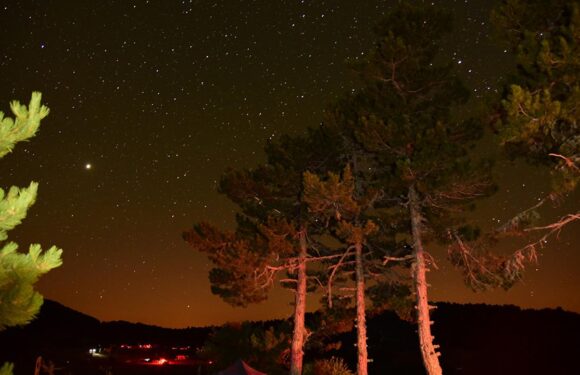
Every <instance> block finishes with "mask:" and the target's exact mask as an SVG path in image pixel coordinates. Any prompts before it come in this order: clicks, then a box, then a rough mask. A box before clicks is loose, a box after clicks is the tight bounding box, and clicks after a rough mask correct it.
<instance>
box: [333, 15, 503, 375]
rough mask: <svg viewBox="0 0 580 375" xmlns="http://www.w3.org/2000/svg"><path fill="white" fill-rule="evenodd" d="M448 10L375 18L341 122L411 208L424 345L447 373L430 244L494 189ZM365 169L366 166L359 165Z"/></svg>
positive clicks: (381, 181)
mask: <svg viewBox="0 0 580 375" xmlns="http://www.w3.org/2000/svg"><path fill="white" fill-rule="evenodd" d="M450 25H451V19H450V16H449V15H448V14H446V13H444V12H442V11H440V10H438V9H436V8H434V7H413V6H411V5H406V4H403V5H400V6H398V7H397V8H396V9H395V10H393V11H392V12H391V13H390V14H389V15H388V16H387V17H386V18H385V20H384V21H383V22H382V23H381V25H380V26H379V27H378V28H377V30H376V31H377V35H378V40H377V42H376V44H375V46H374V49H373V50H372V51H371V53H370V54H369V55H368V57H367V59H365V60H364V61H362V62H360V63H358V64H357V65H356V66H355V68H356V69H357V70H358V72H359V74H360V76H361V78H362V80H363V83H364V86H363V88H362V89H361V90H359V91H358V92H357V93H355V94H353V95H351V97H349V98H346V99H345V100H346V101H348V102H349V103H350V106H351V108H352V110H351V111H350V113H348V114H347V115H345V116H342V120H341V121H340V122H339V123H340V124H341V127H342V128H343V129H345V131H344V132H343V134H346V136H347V137H348V136H351V137H352V139H353V141H352V143H353V144H357V145H358V146H359V147H360V148H361V149H362V150H364V153H362V154H361V155H360V157H359V163H362V165H363V166H364V169H365V170H366V171H367V172H366V173H365V174H366V177H365V179H367V180H368V179H370V180H371V181H373V183H374V184H376V186H377V187H380V188H382V189H383V191H384V193H385V199H384V200H383V205H384V208H385V209H386V208H388V207H391V209H392V210H396V211H397V210H398V211H399V213H400V214H403V215H404V216H405V217H406V220H407V224H406V225H403V226H401V227H400V229H406V230H407V234H408V239H409V241H410V242H411V243H412V248H413V254H412V255H413V258H414V263H413V278H414V291H415V295H416V307H417V310H416V311H417V316H416V318H417V323H418V332H419V340H420V348H421V353H422V357H423V362H424V365H425V368H426V370H427V373H428V374H430V375H435V374H441V373H442V370H441V366H440V364H439V360H438V356H439V353H437V351H436V346H435V345H434V343H433V336H432V334H431V323H432V322H431V320H430V314H429V310H430V308H431V307H430V306H429V304H428V292H427V287H428V284H427V276H426V272H427V271H428V268H429V265H430V264H432V258H431V257H430V256H429V255H428V253H426V251H425V249H424V244H426V243H428V242H429V241H431V240H436V239H439V240H444V239H445V238H446V237H447V236H448V233H449V231H448V228H450V227H457V226H459V225H460V224H461V223H462V220H461V215H459V214H460V212H461V211H462V210H463V209H465V208H467V207H468V206H469V204H470V203H471V202H472V201H473V200H474V199H476V198H478V197H481V196H483V195H486V194H487V193H488V192H490V189H491V187H492V185H491V184H490V182H489V180H488V177H487V172H488V165H486V164H485V163H474V161H473V160H472V158H471V157H470V154H469V150H470V147H471V146H472V144H473V143H474V142H475V141H476V140H477V139H479V138H480V136H481V134H482V130H481V126H480V123H479V122H478V121H474V120H471V119H469V118H467V117H465V116H461V111H460V109H461V107H462V106H463V105H464V104H465V103H466V101H467V99H468V91H467V90H466V89H465V88H464V86H463V85H462V84H461V82H460V80H459V79H458V78H457V76H456V75H455V72H454V70H453V62H452V60H451V58H450V57H447V56H443V55H442V54H440V51H441V49H440V47H439V44H438V41H440V38H441V37H442V36H443V35H444V34H445V33H446V32H448V31H450ZM361 169H362V168H361Z"/></svg>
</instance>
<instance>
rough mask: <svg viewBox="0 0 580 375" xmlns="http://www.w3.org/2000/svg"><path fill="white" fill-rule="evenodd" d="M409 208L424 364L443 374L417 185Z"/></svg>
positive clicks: (435, 373) (430, 371)
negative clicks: (429, 294)
mask: <svg viewBox="0 0 580 375" xmlns="http://www.w3.org/2000/svg"><path fill="white" fill-rule="evenodd" d="M409 210H410V213H411V226H412V230H413V249H414V252H415V275H414V280H415V293H416V295H417V325H418V329H419V344H420V346H421V355H422V356H423V364H424V365H425V370H427V374H429V375H441V374H442V373H443V371H442V370H441V365H440V364H439V353H437V352H436V351H435V346H434V345H433V339H434V337H433V335H431V323H432V322H431V319H430V317H429V300H428V297H427V277H426V275H425V272H426V267H425V254H424V252H423V243H422V242H421V211H420V208H419V199H418V197H417V192H416V191H415V187H414V186H411V187H410V188H409Z"/></svg>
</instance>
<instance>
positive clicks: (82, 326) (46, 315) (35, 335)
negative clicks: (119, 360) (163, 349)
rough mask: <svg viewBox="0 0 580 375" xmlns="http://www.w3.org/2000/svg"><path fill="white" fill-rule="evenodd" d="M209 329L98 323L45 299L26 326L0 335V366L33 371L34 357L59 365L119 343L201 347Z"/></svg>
mask: <svg viewBox="0 0 580 375" xmlns="http://www.w3.org/2000/svg"><path fill="white" fill-rule="evenodd" d="M210 332H211V328H184V329H171V328H161V327H156V326H150V325H145V324H141V323H129V322H124V321H115V322H100V321H99V320H98V319H95V318H93V317H91V316H88V315H86V314H83V313H80V312H78V311H75V310H73V309H70V308H68V307H66V306H63V305H62V304H60V303H58V302H54V301H51V300H45V301H44V304H43V305H42V308H41V310H40V313H39V314H38V317H37V318H36V319H35V320H34V321H32V322H31V323H30V324H28V325H26V326H22V327H12V328H9V329H6V330H5V331H3V332H0V364H2V363H4V362H5V361H10V362H15V363H16V369H15V374H17V375H18V374H31V373H33V372H34V361H35V359H36V357H37V356H39V355H40V356H43V357H44V358H50V359H53V360H55V361H57V362H59V363H63V362H65V363H66V362H67V361H68V360H69V359H73V360H77V359H79V358H85V357H87V353H88V350H89V349H90V348H95V347H107V346H110V345H119V344H138V343H142V344H143V343H154V344H158V345H191V346H193V347H199V346H201V345H203V343H204V342H205V340H206V338H207V336H208V334H209V333H210Z"/></svg>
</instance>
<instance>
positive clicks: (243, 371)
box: [216, 359, 266, 375]
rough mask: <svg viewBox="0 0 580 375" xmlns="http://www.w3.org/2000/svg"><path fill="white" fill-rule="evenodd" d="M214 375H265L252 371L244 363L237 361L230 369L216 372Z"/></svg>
mask: <svg viewBox="0 0 580 375" xmlns="http://www.w3.org/2000/svg"><path fill="white" fill-rule="evenodd" d="M216 375H266V374H265V373H263V372H260V371H258V370H254V369H253V368H251V367H250V366H249V365H248V364H247V363H246V362H244V361H242V360H241V359H238V360H237V361H236V362H234V363H233V364H232V365H231V366H230V367H228V368H227V369H225V370H222V371H220V372H218V373H217V374H216Z"/></svg>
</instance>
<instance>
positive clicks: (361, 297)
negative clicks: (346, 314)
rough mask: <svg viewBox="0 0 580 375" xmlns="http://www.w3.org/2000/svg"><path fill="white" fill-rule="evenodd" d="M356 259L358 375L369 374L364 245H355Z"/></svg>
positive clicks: (358, 243)
mask: <svg viewBox="0 0 580 375" xmlns="http://www.w3.org/2000/svg"><path fill="white" fill-rule="evenodd" d="M355 257H356V327H357V348H358V361H357V375H367V374H368V368H367V367H368V351H367V326H366V304H365V276H364V269H363V259H362V243H361V242H357V243H356V244H355Z"/></svg>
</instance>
